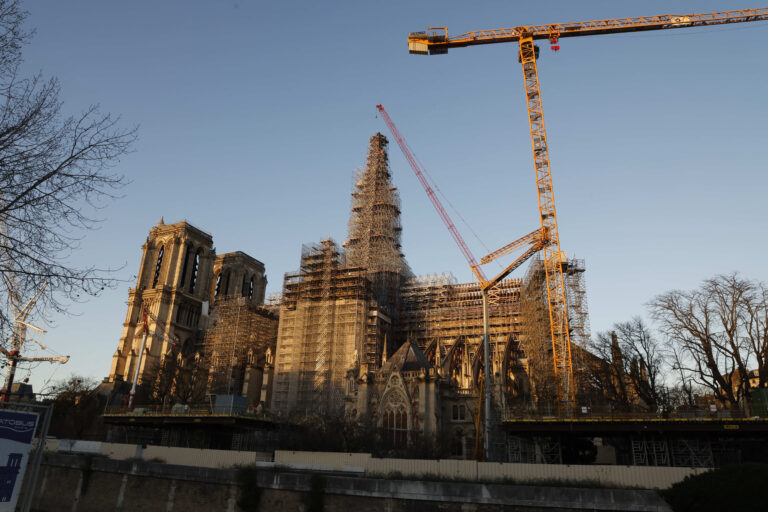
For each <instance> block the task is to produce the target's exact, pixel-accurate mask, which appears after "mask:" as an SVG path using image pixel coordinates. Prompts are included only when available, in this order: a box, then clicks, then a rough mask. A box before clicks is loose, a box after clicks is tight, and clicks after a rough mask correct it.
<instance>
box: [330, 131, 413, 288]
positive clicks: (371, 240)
mask: <svg viewBox="0 0 768 512" xmlns="http://www.w3.org/2000/svg"><path fill="white" fill-rule="evenodd" d="M387 145H388V142H387V138H386V137H385V136H384V135H382V134H381V133H377V134H375V135H374V136H372V137H371V139H370V141H369V145H368V159H367V162H366V166H365V168H364V169H363V170H362V171H361V172H360V173H358V175H357V176H356V177H355V182H354V187H353V190H352V212H351V215H350V217H349V226H348V233H349V236H348V238H347V241H346V242H345V243H344V247H345V249H346V253H347V259H348V261H349V263H350V265H351V266H357V267H361V268H364V269H366V270H367V271H368V272H370V273H379V272H393V273H399V274H403V275H410V270H409V268H408V264H407V263H406V262H405V257H404V256H403V253H402V251H401V244H400V235H401V233H402V226H401V225H400V197H399V195H398V193H397V188H396V187H394V186H392V181H391V178H392V176H391V174H390V171H389V158H388V156H387Z"/></svg>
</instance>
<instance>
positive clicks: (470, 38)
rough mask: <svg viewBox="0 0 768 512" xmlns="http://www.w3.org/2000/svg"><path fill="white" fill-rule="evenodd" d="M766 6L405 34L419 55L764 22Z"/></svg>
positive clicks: (766, 12) (413, 49)
mask: <svg viewBox="0 0 768 512" xmlns="http://www.w3.org/2000/svg"><path fill="white" fill-rule="evenodd" d="M767 20H768V7H762V8H759V9H743V10H738V11H723V12H713V13H705V14H683V15H678V14H664V15H661V16H646V17H638V18H617V19H606V20H596V21H584V22H576V23H555V24H552V25H533V26H519V27H512V28H503V29H492V30H476V31H472V32H467V33H464V34H459V35H456V36H450V37H449V36H448V29H447V28H445V27H436V28H434V29H432V28H431V29H428V31H426V32H412V33H411V34H409V36H408V50H409V51H410V53H415V54H422V55H427V54H429V55H436V54H444V53H446V52H447V51H448V49H449V48H461V47H464V46H472V45H480V44H494V43H512V42H517V41H519V40H520V38H521V37H526V36H527V37H530V38H531V39H537V40H538V39H550V40H552V39H558V38H562V37H577V36H591V35H600V34H619V33H624V32H642V31H647V30H665V29H677V28H689V27H704V26H711V25H724V24H728V23H746V22H752V21H767Z"/></svg>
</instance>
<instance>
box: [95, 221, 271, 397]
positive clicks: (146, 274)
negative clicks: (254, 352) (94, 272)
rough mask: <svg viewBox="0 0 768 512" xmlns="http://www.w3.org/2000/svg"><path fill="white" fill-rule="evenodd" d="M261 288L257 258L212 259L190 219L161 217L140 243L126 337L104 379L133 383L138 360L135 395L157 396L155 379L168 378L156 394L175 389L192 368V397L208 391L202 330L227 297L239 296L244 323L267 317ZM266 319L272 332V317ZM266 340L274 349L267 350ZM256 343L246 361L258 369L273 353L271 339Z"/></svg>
mask: <svg viewBox="0 0 768 512" xmlns="http://www.w3.org/2000/svg"><path fill="white" fill-rule="evenodd" d="M266 285H267V277H266V275H265V273H264V264H263V263H261V262H260V261H258V260H256V259H255V258H252V257H251V256H249V255H247V254H245V253H243V252H239V251H238V252H233V253H226V254H220V255H217V254H216V250H215V248H214V246H213V238H212V237H211V235H209V234H208V233H206V232H204V231H202V230H200V229H198V228H196V227H194V226H192V225H191V224H189V223H187V222H177V223H174V224H165V223H164V222H163V221H162V220H161V221H160V222H159V223H158V224H157V226H155V227H153V228H152V229H151V230H150V232H149V236H148V237H147V240H146V242H145V243H144V245H143V246H142V257H141V264H140V266H139V271H138V276H137V280H136V287H135V288H132V289H130V290H129V291H128V310H127V313H126V318H125V322H124V323H123V332H122V335H121V337H120V341H119V343H118V346H117V350H116V351H115V354H114V355H113V357H112V366H111V368H110V372H109V377H108V378H107V381H108V382H109V383H112V384H115V383H118V384H119V383H130V382H132V381H133V378H134V374H135V372H136V369H137V366H138V365H139V359H141V363H140V367H139V368H138V384H139V385H140V387H141V394H140V397H141V398H142V399H144V400H147V399H149V398H151V395H152V393H153V392H157V391H156V390H155V388H156V387H157V384H158V380H164V381H165V386H164V388H163V389H161V390H159V392H160V393H169V394H173V393H174V392H178V391H180V389H179V388H180V387H181V385H182V382H181V381H179V380H177V379H176V375H177V374H178V373H179V370H180V369H181V367H182V366H185V365H186V366H188V367H191V366H194V368H195V372H196V373H197V375H196V377H195V379H196V381H197V382H198V383H199V384H198V385H197V388H196V390H195V391H196V392H195V393H194V395H195V397H199V396H204V395H205V393H206V392H208V391H213V390H211V389H210V388H209V386H208V384H209V382H210V381H212V380H213V379H212V378H213V375H212V374H213V373H214V372H215V371H216V370H217V369H216V368H214V367H211V365H210V364H209V363H210V361H205V360H203V359H204V358H205V356H206V355H207V354H210V353H211V351H210V350H209V348H210V347H208V346H206V345H205V344H204V341H205V334H206V332H207V331H210V330H211V329H212V328H214V327H216V319H217V305H218V303H222V304H223V303H224V299H232V298H239V299H240V302H242V306H243V309H244V313H243V315H242V316H243V318H249V317H248V316H247V315H250V316H253V315H257V316H262V317H263V316H269V314H268V313H267V312H261V311H258V310H257V308H258V306H259V305H261V304H263V302H264V293H265V290H266ZM144 308H146V309H147V311H148V315H147V324H148V328H149V333H150V335H149V336H148V337H147V343H146V346H145V349H144V354H143V357H141V358H139V352H140V348H141V343H142V338H143V335H144V318H143V309H144ZM230 308H231V307H230ZM271 321H272V322H273V323H274V324H275V328H276V324H277V320H276V317H274V315H273V318H272V320H271ZM246 337H247V336H246V334H245V333H241V334H240V338H242V339H243V340H245V339H246ZM232 341H237V340H232ZM270 341H271V342H272V343H271V348H270V347H269V346H268V345H269V342H270ZM243 342H245V341H243ZM259 346H260V347H261V350H262V353H261V354H259V357H256V358H254V357H251V364H262V366H263V364H264V359H265V358H266V354H265V351H266V349H267V348H269V349H270V350H271V351H272V353H273V352H274V342H273V340H264V343H260V344H259ZM209 359H210V358H209ZM256 360H260V363H257V361H256ZM246 363H247V362H246ZM262 369H263V368H262ZM163 371H165V373H169V372H171V371H172V372H173V373H174V375H171V376H169V375H162V373H163ZM236 373H237V372H236ZM240 373H242V372H240ZM251 374H253V372H251ZM250 387H251V389H253V388H254V385H253V384H252V383H251V386H250ZM225 392H231V390H225ZM235 392H239V390H235ZM155 398H158V397H155ZM187 398H192V397H191V396H190V397H187ZM259 399H260V397H252V398H251V402H256V403H258V402H259Z"/></svg>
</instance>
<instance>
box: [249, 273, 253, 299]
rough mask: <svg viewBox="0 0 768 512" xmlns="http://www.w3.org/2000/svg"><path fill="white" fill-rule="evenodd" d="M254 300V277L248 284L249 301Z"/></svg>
mask: <svg viewBox="0 0 768 512" xmlns="http://www.w3.org/2000/svg"><path fill="white" fill-rule="evenodd" d="M251 299H253V277H251V282H250V283H249V284H248V300H251Z"/></svg>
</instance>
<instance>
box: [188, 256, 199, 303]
mask: <svg viewBox="0 0 768 512" xmlns="http://www.w3.org/2000/svg"><path fill="white" fill-rule="evenodd" d="M199 268H200V249H198V250H197V252H196V253H195V260H194V262H193V263H192V276H191V278H190V280H189V291H190V293H194V291H195V285H196V284H197V271H198V270H199Z"/></svg>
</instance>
